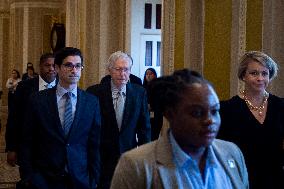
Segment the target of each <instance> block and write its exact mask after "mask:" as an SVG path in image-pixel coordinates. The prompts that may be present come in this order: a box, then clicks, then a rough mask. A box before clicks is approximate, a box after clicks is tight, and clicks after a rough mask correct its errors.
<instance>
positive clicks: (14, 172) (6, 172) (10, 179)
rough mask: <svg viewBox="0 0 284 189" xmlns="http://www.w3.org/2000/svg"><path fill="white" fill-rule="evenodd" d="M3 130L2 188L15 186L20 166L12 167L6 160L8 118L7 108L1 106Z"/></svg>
mask: <svg viewBox="0 0 284 189" xmlns="http://www.w3.org/2000/svg"><path fill="white" fill-rule="evenodd" d="M0 109H1V111H0V113H1V127H0V128H1V130H0V189H12V188H15V183H16V182H17V181H18V180H19V171H18V167H12V166H10V165H9V164H7V162H6V153H5V137H4V136H5V126H6V120H7V108H5V107H0Z"/></svg>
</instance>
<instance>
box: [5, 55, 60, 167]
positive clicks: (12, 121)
mask: <svg viewBox="0 0 284 189" xmlns="http://www.w3.org/2000/svg"><path fill="white" fill-rule="evenodd" d="M39 62H40V63H39V68H40V75H39V76H38V77H35V78H32V79H29V80H26V81H21V82H19V84H18V86H17V89H16V92H15V105H14V107H12V111H11V112H10V113H9V115H8V120H7V126H6V152H7V162H8V163H9V164H10V165H12V166H15V164H16V162H17V155H18V153H17V152H18V148H19V139H20V133H22V125H23V121H24V118H25V112H26V107H27V106H28V105H29V104H28V103H27V102H28V101H27V100H28V98H29V96H30V95H31V94H32V93H34V92H38V91H40V90H43V89H46V86H47V87H53V86H55V85H56V72H55V69H54V55H53V54H52V53H45V54H42V55H41V57H40V61H39Z"/></svg>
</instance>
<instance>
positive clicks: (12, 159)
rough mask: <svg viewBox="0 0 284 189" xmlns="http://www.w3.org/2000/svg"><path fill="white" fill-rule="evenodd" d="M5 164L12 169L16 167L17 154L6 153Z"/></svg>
mask: <svg viewBox="0 0 284 189" xmlns="http://www.w3.org/2000/svg"><path fill="white" fill-rule="evenodd" d="M7 163H8V164H9V165H11V166H13V167H14V166H15V165H16V163H17V153H16V152H8V153H7Z"/></svg>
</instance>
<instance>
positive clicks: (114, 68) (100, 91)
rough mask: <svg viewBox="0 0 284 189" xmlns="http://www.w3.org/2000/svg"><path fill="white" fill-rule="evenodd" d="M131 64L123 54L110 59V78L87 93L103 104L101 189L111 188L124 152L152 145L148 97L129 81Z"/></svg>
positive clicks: (128, 58)
mask: <svg viewBox="0 0 284 189" xmlns="http://www.w3.org/2000/svg"><path fill="white" fill-rule="evenodd" d="M131 66H132V61H131V59H130V57H129V56H128V55H127V54H126V53H123V52H121V51H118V52H115V53H113V54H112V55H111V56H110V57H109V60H108V65H107V68H108V71H109V73H110V76H111V79H110V80H105V81H104V82H101V83H100V84H98V85H94V86H91V87H89V88H88V89H87V91H88V92H90V93H92V94H94V95H96V96H97V97H98V98H99V101H100V107H101V114H102V135H101V159H102V172H101V179H100V188H104V189H105V188H109V187H110V182H111V178H112V175H113V172H114V169H115V166H116V164H117V162H118V159H119V157H120V155H121V154H122V153H124V152H125V151H128V150H130V149H133V148H136V147H137V146H139V145H142V144H144V143H147V142H150V139H151V129H150V118H149V111H148V108H147V96H146V91H145V90H144V88H143V87H141V86H138V85H136V84H132V83H130V82H128V81H129V75H130V72H131Z"/></svg>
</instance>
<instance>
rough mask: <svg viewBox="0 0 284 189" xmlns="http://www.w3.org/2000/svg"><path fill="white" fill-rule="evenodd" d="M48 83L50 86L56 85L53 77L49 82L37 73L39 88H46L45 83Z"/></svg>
mask: <svg viewBox="0 0 284 189" xmlns="http://www.w3.org/2000/svg"><path fill="white" fill-rule="evenodd" d="M47 84H48V85H49V86H50V88H52V87H54V86H55V85H56V79H54V80H53V81H52V82H51V83H47V82H46V81H44V80H43V78H42V77H41V76H40V75H39V89H46V87H45V86H46V85H47Z"/></svg>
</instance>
